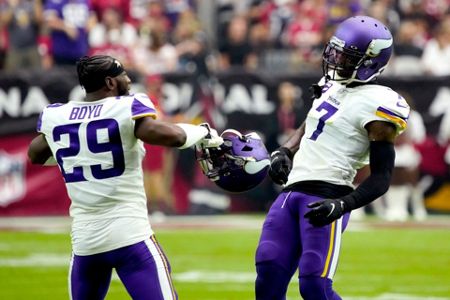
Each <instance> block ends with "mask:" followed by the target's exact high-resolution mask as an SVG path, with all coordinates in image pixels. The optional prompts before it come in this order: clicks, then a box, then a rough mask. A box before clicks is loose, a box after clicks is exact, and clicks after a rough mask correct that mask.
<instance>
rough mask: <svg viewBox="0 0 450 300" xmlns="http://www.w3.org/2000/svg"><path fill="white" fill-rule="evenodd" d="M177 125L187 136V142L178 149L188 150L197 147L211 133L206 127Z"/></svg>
mask: <svg viewBox="0 0 450 300" xmlns="http://www.w3.org/2000/svg"><path fill="white" fill-rule="evenodd" d="M175 125H177V126H178V127H180V128H181V129H183V131H184V133H185V134H186V141H185V142H184V144H183V145H181V146H180V147H178V149H186V148H189V147H191V146H193V145H195V144H196V143H198V142H199V141H200V140H201V139H203V138H204V137H205V136H206V135H208V133H209V131H208V129H207V128H206V127H204V126H197V125H192V124H186V123H176V124H175Z"/></svg>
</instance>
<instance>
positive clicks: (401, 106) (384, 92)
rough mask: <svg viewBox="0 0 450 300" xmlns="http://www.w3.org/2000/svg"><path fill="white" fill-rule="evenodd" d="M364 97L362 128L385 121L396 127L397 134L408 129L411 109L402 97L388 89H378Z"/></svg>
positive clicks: (362, 100)
mask: <svg viewBox="0 0 450 300" xmlns="http://www.w3.org/2000/svg"><path fill="white" fill-rule="evenodd" d="M362 97H363V99H361V102H362V104H364V106H363V108H362V109H361V127H362V128H364V127H365V126H366V125H367V124H368V123H370V122H372V121H385V122H389V123H392V124H394V125H395V128H396V129H397V134H401V133H402V132H403V131H404V130H405V129H406V127H407V122H408V117H409V112H410V108H409V105H408V103H407V102H406V100H405V99H404V98H403V97H402V96H400V95H399V94H397V93H396V92H394V91H393V90H391V89H388V88H386V87H378V88H377V89H374V90H372V91H368V92H367V93H364V95H363V96H362Z"/></svg>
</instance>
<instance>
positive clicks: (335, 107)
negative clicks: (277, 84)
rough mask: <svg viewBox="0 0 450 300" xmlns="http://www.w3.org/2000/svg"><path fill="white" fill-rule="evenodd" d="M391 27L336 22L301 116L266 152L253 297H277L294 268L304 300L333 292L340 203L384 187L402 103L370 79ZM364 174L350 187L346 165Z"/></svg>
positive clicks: (370, 196) (346, 208)
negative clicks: (271, 191) (366, 172)
mask: <svg viewBox="0 0 450 300" xmlns="http://www.w3.org/2000/svg"><path fill="white" fill-rule="evenodd" d="M392 42H393V41H392V35H391V33H390V32H389V30H388V29H387V28H386V27H385V26H384V25H383V24H382V23H381V22H379V21H378V20H376V19H373V18H370V17H365V16H357V17H352V18H349V19H347V20H345V21H344V22H342V23H341V24H340V25H339V26H338V27H337V29H336V32H335V34H334V36H333V37H332V38H331V40H330V41H329V42H328V43H327V45H326V47H325V50H324V52H323V73H324V74H323V75H324V77H323V78H322V79H321V81H320V82H319V85H315V86H314V91H315V99H314V102H313V105H312V108H311V110H310V111H309V113H308V115H307V117H306V120H305V122H304V124H303V125H302V126H301V127H300V128H299V129H298V130H297V131H296V132H295V134H294V135H293V136H291V137H290V139H289V140H288V141H287V142H286V143H285V144H284V145H283V146H282V147H280V148H279V149H278V150H276V151H274V152H273V153H272V155H271V167H270V170H269V175H270V176H271V178H272V179H273V180H274V182H276V183H278V184H285V186H284V189H283V190H282V192H281V193H280V194H279V196H278V197H277V199H276V200H275V202H274V203H273V204H272V207H271V208H270V211H269V213H268V215H267V217H266V220H265V222H264V225H263V229H262V233H261V237H260V241H259V245H258V248H257V251H256V270H257V274H258V276H257V279H256V299H258V300H263V299H271V300H275V299H280V300H281V299H285V295H286V290H287V287H288V284H289V282H290V280H291V277H292V276H293V274H294V273H295V271H296V269H298V270H299V282H300V294H301V296H302V297H303V299H305V300H339V299H341V297H340V296H339V295H338V294H337V293H336V292H335V291H334V290H333V288H332V279H333V276H334V273H335V271H336V267H337V263H338V258H339V248H340V243H341V234H342V233H343V231H344V230H345V228H346V226H347V223H348V220H349V216H350V211H351V210H353V209H356V208H358V207H362V206H364V205H366V204H368V203H369V202H371V201H373V200H375V199H376V198H378V197H379V196H381V195H382V194H384V193H385V192H386V191H387V189H388V187H389V182H390V177H391V172H392V169H393V166H394V158H395V152H394V146H393V142H394V140H395V138H396V136H397V135H398V134H400V133H401V132H402V131H403V130H405V128H406V122H407V119H408V114H409V106H408V104H407V103H406V101H405V100H404V99H403V98H402V97H401V96H400V95H398V94H397V93H396V92H394V91H393V90H391V89H390V88H388V87H385V86H381V85H378V84H376V82H375V80H376V78H377V77H378V75H380V73H381V72H382V71H383V70H384V68H385V67H386V65H387V63H388V61H389V57H390V55H391V51H392ZM367 164H370V169H371V174H370V176H369V177H368V178H367V179H366V180H365V181H364V182H363V183H361V184H360V185H359V186H358V187H357V188H356V189H354V187H353V185H352V182H353V179H354V177H355V174H356V171H357V170H358V169H359V168H361V167H362V166H364V165H367Z"/></svg>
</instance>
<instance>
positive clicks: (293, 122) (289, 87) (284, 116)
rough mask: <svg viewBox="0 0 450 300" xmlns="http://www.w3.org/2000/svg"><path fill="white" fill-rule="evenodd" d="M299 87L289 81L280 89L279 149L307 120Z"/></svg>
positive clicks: (278, 110) (278, 112) (278, 113)
mask: <svg viewBox="0 0 450 300" xmlns="http://www.w3.org/2000/svg"><path fill="white" fill-rule="evenodd" d="M303 106H304V103H303V100H302V98H301V92H300V90H299V88H298V87H296V86H295V85H294V84H292V83H291V82H288V81H284V82H282V83H281V84H280V85H279V87H278V108H277V113H276V114H277V123H278V124H277V125H278V126H277V127H278V131H277V132H278V137H277V148H278V147H279V146H280V145H283V144H284V143H285V142H286V141H287V140H288V138H289V137H290V136H291V135H292V134H293V133H294V131H295V130H296V129H297V128H298V126H300V125H301V124H302V122H303V121H304V120H305V118H306V112H307V111H306V109H302V108H303Z"/></svg>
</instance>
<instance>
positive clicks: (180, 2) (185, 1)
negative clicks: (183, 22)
mask: <svg viewBox="0 0 450 300" xmlns="http://www.w3.org/2000/svg"><path fill="white" fill-rule="evenodd" d="M163 3H164V11H165V15H166V16H167V17H168V18H169V20H170V23H171V25H172V27H174V26H175V24H177V22H178V17H179V16H180V15H182V14H183V13H184V12H185V11H186V10H190V11H194V9H195V5H194V4H195V1H194V0H164V1H163Z"/></svg>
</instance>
